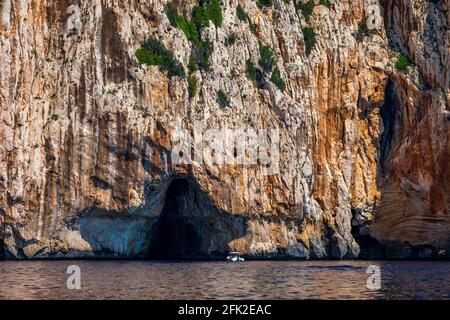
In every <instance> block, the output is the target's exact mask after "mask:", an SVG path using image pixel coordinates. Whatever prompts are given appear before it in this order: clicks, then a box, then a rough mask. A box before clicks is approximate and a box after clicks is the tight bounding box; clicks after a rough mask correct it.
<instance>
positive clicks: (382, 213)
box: [0, 0, 450, 259]
mask: <svg viewBox="0 0 450 320" xmlns="http://www.w3.org/2000/svg"><path fill="white" fill-rule="evenodd" d="M201 2H202V3H204V2H205V1H201ZM300 2H301V1H282V0H274V1H273V5H270V6H263V5H258V3H257V1H238V0H230V1H222V2H221V13H222V20H223V21H222V24H221V25H220V26H216V24H214V23H212V22H211V23H209V26H203V27H202V28H201V29H200V35H199V36H200V40H201V41H204V40H205V39H207V38H209V39H210V40H211V42H212V44H213V51H212V54H211V56H210V57H209V63H210V66H211V67H210V68H209V69H208V70H204V69H201V68H200V69H198V70H193V71H192V73H190V74H189V76H190V77H195V79H196V84H197V90H196V91H195V92H194V94H192V92H190V90H191V89H192V88H191V86H190V84H189V83H188V81H187V79H186V78H185V77H181V76H180V77H179V76H174V77H169V76H168V73H167V72H165V71H164V70H162V69H161V68H158V66H149V65H144V64H142V63H140V62H139V61H138V59H137V58H136V55H135V53H136V50H137V49H138V48H140V47H141V46H142V44H143V43H145V42H146V41H147V40H149V39H158V40H159V41H160V42H161V43H162V44H163V46H164V47H165V48H167V50H169V51H170V52H171V53H173V57H174V58H175V59H176V61H178V62H179V63H180V64H181V65H182V66H183V69H184V70H185V73H186V74H187V73H188V69H190V68H189V62H190V58H191V55H192V53H193V51H195V50H194V47H195V46H198V44H196V43H195V41H192V39H191V40H190V39H188V37H187V36H186V32H183V31H182V30H180V28H177V27H176V26H174V25H173V23H171V21H170V19H169V17H168V14H167V9H166V8H167V4H168V2H167V1H165V0H151V1H138V0H132V1H116V0H94V1H84V0H79V1H77V0H64V1H62V0H29V1H26V0H17V1H16V0H0V9H1V25H0V84H1V86H0V142H1V143H0V205H1V206H0V219H1V223H2V227H3V228H2V230H1V232H2V233H3V242H4V245H3V247H4V249H5V253H6V256H7V257H18V258H42V257H154V256H155V257H156V256H164V257H172V258H173V257H181V258H196V257H220V256H222V255H224V254H225V253H226V252H227V251H228V250H236V251H240V252H242V253H243V254H246V255H248V256H250V257H256V258H274V257H294V258H299V259H325V258H335V259H344V258H345V259H353V258H357V257H358V256H359V255H360V253H361V248H360V247H362V250H363V254H362V256H368V257H370V256H376V255H378V256H381V255H385V256H387V257H410V256H414V255H416V256H419V257H429V256H434V255H444V256H445V255H446V254H447V255H450V253H447V250H448V249H450V239H449V237H448V235H449V232H448V231H449V226H450V224H449V223H450V219H449V201H450V200H449V195H450V190H449V182H448V181H449V179H448V178H450V176H449V174H450V172H449V168H450V166H449V165H448V163H447V159H450V157H449V156H450V154H449V145H448V135H449V127H448V126H449V124H450V121H449V120H450V116H449V105H448V97H449V81H450V80H449V79H450V75H449V70H450V61H449V44H450V32H449V30H448V25H449V20H450V15H449V10H450V1H449V0H441V1H408V0H395V1H394V0H392V1H388V0H386V1H381V2H379V1H377V0H374V1H363V0H346V1H344V0H343V1H338V0H330V1H320V2H319V1H314V4H315V5H313V6H312V8H313V9H312V12H311V14H309V13H308V11H307V10H306V9H304V7H302V6H301V5H300ZM306 2H307V1H303V2H301V3H306ZM205 3H206V2H205ZM173 4H174V6H175V8H176V9H177V11H178V13H179V14H180V16H183V17H186V19H191V17H192V11H193V8H194V6H196V5H199V2H198V1H196V0H189V1H188V0H186V1H181V0H180V1H174V2H173ZM238 6H239V7H240V8H241V9H242V10H243V11H244V12H245V14H246V15H247V16H248V20H247V19H241V18H239V17H238V10H237V8H238ZM302 8H303V10H302ZM374 8H375V9H376V8H379V9H380V18H379V19H378V18H377V17H376V14H375V13H376V10H375V9H374ZM374 10H375V11H374ZM374 12H375V13H374ZM374 14H375V18H374ZM373 18H374V19H375V20H376V23H377V24H378V25H377V27H376V28H375V29H373V30H367V27H366V21H367V19H373ZM305 28H310V30H313V33H314V35H315V39H316V43H315V44H314V45H313V47H312V48H311V45H310V43H311V35H310V34H308V32H307V31H305ZM261 46H267V47H268V48H270V50H271V51H272V52H273V53H274V56H275V58H276V60H275V65H276V67H277V68H278V70H279V71H280V77H281V78H282V79H283V81H284V83H285V88H284V91H283V90H282V88H281V86H280V85H279V84H278V85H277V84H276V83H277V81H271V80H270V79H271V77H270V74H262V76H260V77H259V78H258V79H257V80H258V81H254V79H251V77H249V75H248V70H247V69H248V63H247V62H248V61H251V62H252V63H253V64H254V65H256V66H258V64H259V63H260V61H259V60H260V59H261V53H260V48H261ZM309 50H311V52H310V53H309ZM394 50H395V51H400V52H402V53H403V54H404V55H405V56H407V57H408V58H409V59H410V60H411V62H412V65H411V66H409V67H408V68H407V69H406V70H404V71H399V70H397V68H396V67H395V62H396V59H397V57H398V54H396V53H395V52H394ZM246 70H247V72H246ZM272 75H273V74H272ZM272 77H273V76H272ZM278 83H279V82H278ZM222 93H225V94H226V100H227V106H224V105H223V104H224V103H223V99H224V98H222V101H221V99H220V98H219V99H218V96H219V97H220V95H221V94H222ZM199 127H200V128H203V131H208V130H210V131H211V132H213V133H215V134H216V135H217V132H221V133H225V132H227V131H226V130H228V129H229V130H231V131H232V132H236V131H239V130H244V131H245V130H246V131H251V130H255V132H257V133H261V132H263V131H264V130H277V132H278V133H279V134H278V135H277V137H278V139H279V159H277V163H276V170H275V171H274V172H270V171H269V170H267V166H266V165H264V164H261V163H259V162H256V163H253V164H252V165H242V164H241V163H240V162H238V161H235V162H236V163H235V164H233V165H230V164H214V163H209V162H208V161H203V162H201V163H200V162H193V163H191V164H189V165H188V164H186V165H178V164H177V163H175V162H174V159H173V152H172V151H174V150H176V148H177V147H178V145H177V140H176V139H174V137H176V136H177V132H178V131H180V129H183V130H182V131H183V132H184V131H187V132H189V133H191V134H194V132H195V131H196V130H198V129H199ZM205 135H206V134H205ZM223 142H224V141H222V142H221V141H219V142H218V143H217V144H214V142H211V143H210V145H211V146H213V148H212V149H214V153H216V154H219V155H225V154H227V152H228V151H229V150H232V152H231V153H232V155H233V156H234V158H236V157H237V155H238V154H239V150H240V148H241V147H242V145H243V144H245V143H244V142H245V140H242V139H240V138H239V136H236V137H234V139H233V138H229V139H225V142H226V143H227V147H228V148H223ZM250 142H251V141H247V145H249V146H251V143H250ZM272 142H274V141H272V140H270V139H269V141H268V144H270V143H272ZM276 146H278V144H276ZM193 149H195V151H198V150H197V146H195V147H193ZM277 150H278V147H277ZM190 151H192V150H191V149H188V151H187V152H190ZM260 152H261V151H260ZM184 153H186V150H184ZM269 154H271V153H269ZM184 155H186V154H184ZM260 155H261V154H260ZM204 156H206V155H204ZM278 160H279V161H278ZM272 165H273V163H272ZM272 169H273V168H272ZM358 242H359V243H358ZM374 252H375V253H374ZM449 252H450V251H449Z"/></svg>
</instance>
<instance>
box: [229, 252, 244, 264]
mask: <svg viewBox="0 0 450 320" xmlns="http://www.w3.org/2000/svg"><path fill="white" fill-rule="evenodd" d="M227 261H228V262H244V261H245V259H244V258H241V254H240V253H239V252H230V253H229V254H228V257H227Z"/></svg>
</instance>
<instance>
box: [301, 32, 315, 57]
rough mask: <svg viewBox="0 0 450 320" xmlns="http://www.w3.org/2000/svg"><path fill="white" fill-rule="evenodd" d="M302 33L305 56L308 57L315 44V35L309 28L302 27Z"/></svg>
mask: <svg viewBox="0 0 450 320" xmlns="http://www.w3.org/2000/svg"><path fill="white" fill-rule="evenodd" d="M302 31H303V37H304V39H305V53H306V55H307V56H309V55H310V54H311V52H312V50H313V49H314V47H315V45H316V42H317V39H316V33H315V32H314V30H313V29H312V28H310V27H304V28H303V29H302Z"/></svg>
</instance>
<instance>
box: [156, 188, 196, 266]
mask: <svg viewBox="0 0 450 320" xmlns="http://www.w3.org/2000/svg"><path fill="white" fill-rule="evenodd" d="M199 210H201V205H200V204H199V199H198V195H197V190H196V188H195V186H194V185H192V184H191V183H190V182H189V181H188V180H186V179H176V180H174V181H173V182H172V183H171V185H170V186H169V188H168V189H167V191H166V198H165V203H164V208H163V210H162V212H161V215H160V218H159V220H158V222H157V223H156V225H155V229H154V238H153V241H152V246H151V248H150V254H149V255H150V257H152V258H157V259H190V258H197V257H201V256H202V255H203V254H202V247H201V246H202V242H203V239H202V235H201V233H200V232H199V231H200V229H202V226H201V224H202V223H203V222H202V219H201V217H200V216H201V212H199Z"/></svg>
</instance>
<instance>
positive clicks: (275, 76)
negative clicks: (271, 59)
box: [270, 67, 286, 92]
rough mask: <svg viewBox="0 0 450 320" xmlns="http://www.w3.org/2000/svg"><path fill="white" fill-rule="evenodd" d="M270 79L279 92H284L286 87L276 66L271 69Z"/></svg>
mask: <svg viewBox="0 0 450 320" xmlns="http://www.w3.org/2000/svg"><path fill="white" fill-rule="evenodd" d="M270 81H272V83H273V84H275V85H276V86H277V88H278V89H280V91H281V92H284V89H286V84H285V83H284V81H283V79H282V78H281V73H280V69H278V67H277V68H275V69H274V70H273V72H272V77H271V78H270Z"/></svg>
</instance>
